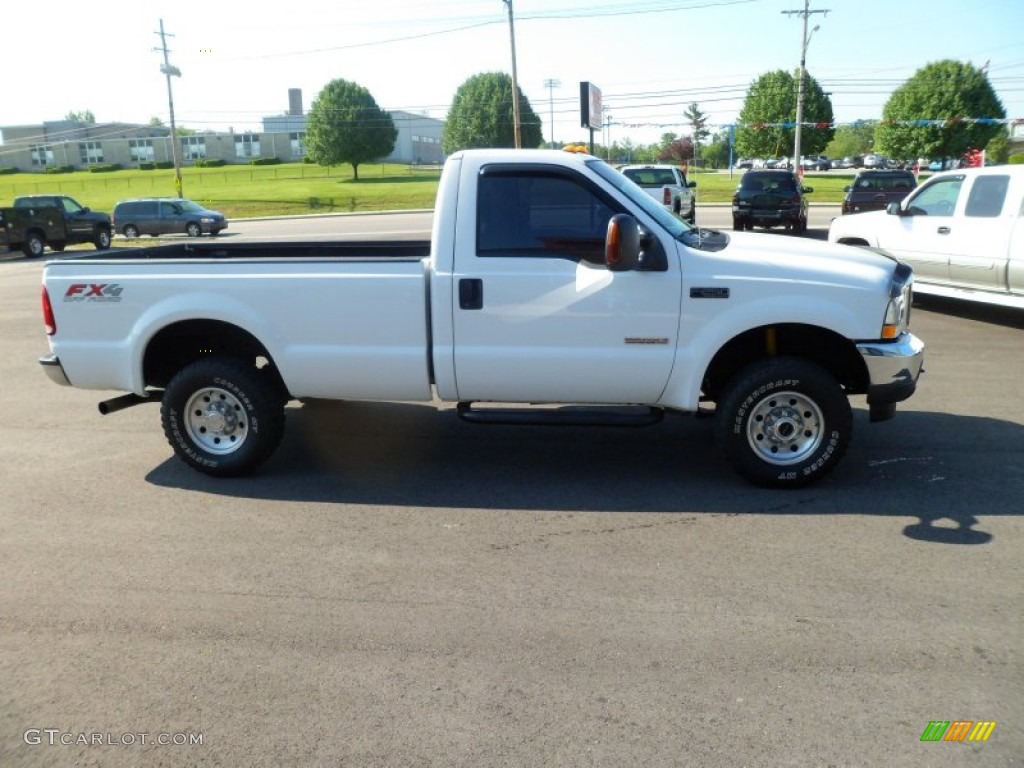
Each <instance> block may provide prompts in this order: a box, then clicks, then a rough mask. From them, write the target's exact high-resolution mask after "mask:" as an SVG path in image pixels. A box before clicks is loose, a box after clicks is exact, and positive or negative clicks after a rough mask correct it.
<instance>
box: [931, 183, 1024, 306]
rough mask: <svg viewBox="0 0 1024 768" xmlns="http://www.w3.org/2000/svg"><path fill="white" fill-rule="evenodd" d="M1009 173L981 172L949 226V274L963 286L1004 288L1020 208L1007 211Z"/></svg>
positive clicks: (985, 288) (984, 288) (958, 284)
mask: <svg viewBox="0 0 1024 768" xmlns="http://www.w3.org/2000/svg"><path fill="white" fill-rule="evenodd" d="M1009 185H1010V177H1009V175H1004V174H998V175H987V174H986V175H979V176H975V177H974V178H973V182H972V184H971V188H970V189H969V190H968V191H967V202H966V204H965V206H964V212H963V215H962V216H959V217H957V218H956V219H955V220H954V221H953V222H952V224H951V225H950V231H949V234H948V235H947V238H948V240H949V244H948V246H947V252H948V253H949V276H950V280H951V281H952V282H953V284H954V285H956V286H958V287H961V288H978V289H982V290H988V291H1005V290H1006V287H1007V283H1006V279H1007V272H1006V270H1007V258H1008V256H1009V251H1008V247H1009V244H1010V236H1011V234H1012V231H1013V225H1014V224H1015V223H1016V221H1017V217H1018V212H1017V210H1012V211H1007V210H1006V209H1007V208H1008V207H1009V206H1008V205H1007V191H1008V189H1009Z"/></svg>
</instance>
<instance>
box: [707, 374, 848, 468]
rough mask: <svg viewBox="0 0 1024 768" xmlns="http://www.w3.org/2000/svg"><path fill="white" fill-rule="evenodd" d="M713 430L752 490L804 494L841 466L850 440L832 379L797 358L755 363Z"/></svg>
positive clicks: (726, 399) (728, 393)
mask: <svg viewBox="0 0 1024 768" xmlns="http://www.w3.org/2000/svg"><path fill="white" fill-rule="evenodd" d="M716 419H717V421H716V425H715V431H716V433H717V437H718V441H719V444H720V447H721V449H722V451H723V452H724V454H725V457H726V459H727V460H728V461H729V463H730V464H732V466H733V468H734V469H735V470H736V471H737V472H739V474H740V475H742V476H743V477H744V478H746V479H747V480H748V481H750V482H751V483H753V484H755V485H761V486H766V487H774V488H799V487H801V486H805V485H809V484H810V483H813V482H815V481H816V480H818V479H819V478H821V477H823V476H824V475H826V474H827V473H828V472H830V471H831V470H832V469H834V468H835V466H836V465H837V464H838V463H839V460H840V459H841V458H842V456H843V453H844V452H845V451H846V447H847V445H849V442H850V437H851V435H852V433H853V417H852V414H851V411H850V403H849V400H848V399H847V397H846V394H845V393H844V392H843V388H842V387H841V386H840V384H839V382H838V381H836V379H835V377H833V376H832V375H831V374H829V373H828V372H827V371H825V370H824V369H822V368H820V367H819V366H817V365H815V364H813V363H810V362H808V361H806V360H801V359H799V358H795V357H775V358H770V359H768V360H761V361H758V362H756V363H752V364H751V365H749V366H747V368H745V369H744V370H742V371H741V372H740V373H739V374H737V375H736V377H735V378H734V379H733V380H732V382H730V384H729V385H728V386H727V387H726V389H725V392H724V393H723V395H722V397H721V399H720V400H719V403H718V408H717V411H716Z"/></svg>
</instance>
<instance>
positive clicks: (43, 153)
mask: <svg viewBox="0 0 1024 768" xmlns="http://www.w3.org/2000/svg"><path fill="white" fill-rule="evenodd" d="M32 165H36V166H43V165H53V147H48V146H46V145H45V144H37V145H35V146H34V147H32Z"/></svg>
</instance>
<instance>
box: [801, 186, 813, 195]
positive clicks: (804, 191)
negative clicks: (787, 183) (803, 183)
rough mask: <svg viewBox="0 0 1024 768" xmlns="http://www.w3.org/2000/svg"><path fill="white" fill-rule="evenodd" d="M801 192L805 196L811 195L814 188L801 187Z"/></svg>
mask: <svg viewBox="0 0 1024 768" xmlns="http://www.w3.org/2000/svg"><path fill="white" fill-rule="evenodd" d="M800 191H801V192H803V193H804V194H805V195H809V194H810V193H811V192H813V191H814V187H800Z"/></svg>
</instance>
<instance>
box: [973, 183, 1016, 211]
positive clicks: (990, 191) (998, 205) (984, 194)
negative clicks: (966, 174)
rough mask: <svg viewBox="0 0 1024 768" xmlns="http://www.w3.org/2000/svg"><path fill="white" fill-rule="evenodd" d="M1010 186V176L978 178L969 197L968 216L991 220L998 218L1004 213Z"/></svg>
mask: <svg viewBox="0 0 1024 768" xmlns="http://www.w3.org/2000/svg"><path fill="white" fill-rule="evenodd" d="M1009 186H1010V177H1009V176H978V177H977V178H976V179H975V180H974V186H973V187H971V194H970V195H968V196H967V210H966V213H967V215H968V216H976V217H979V218H989V219H991V218H995V217H996V216H998V215H999V214H1000V213H1002V210H1003V203H1004V202H1005V201H1006V190H1007V188H1008V187H1009Z"/></svg>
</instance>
